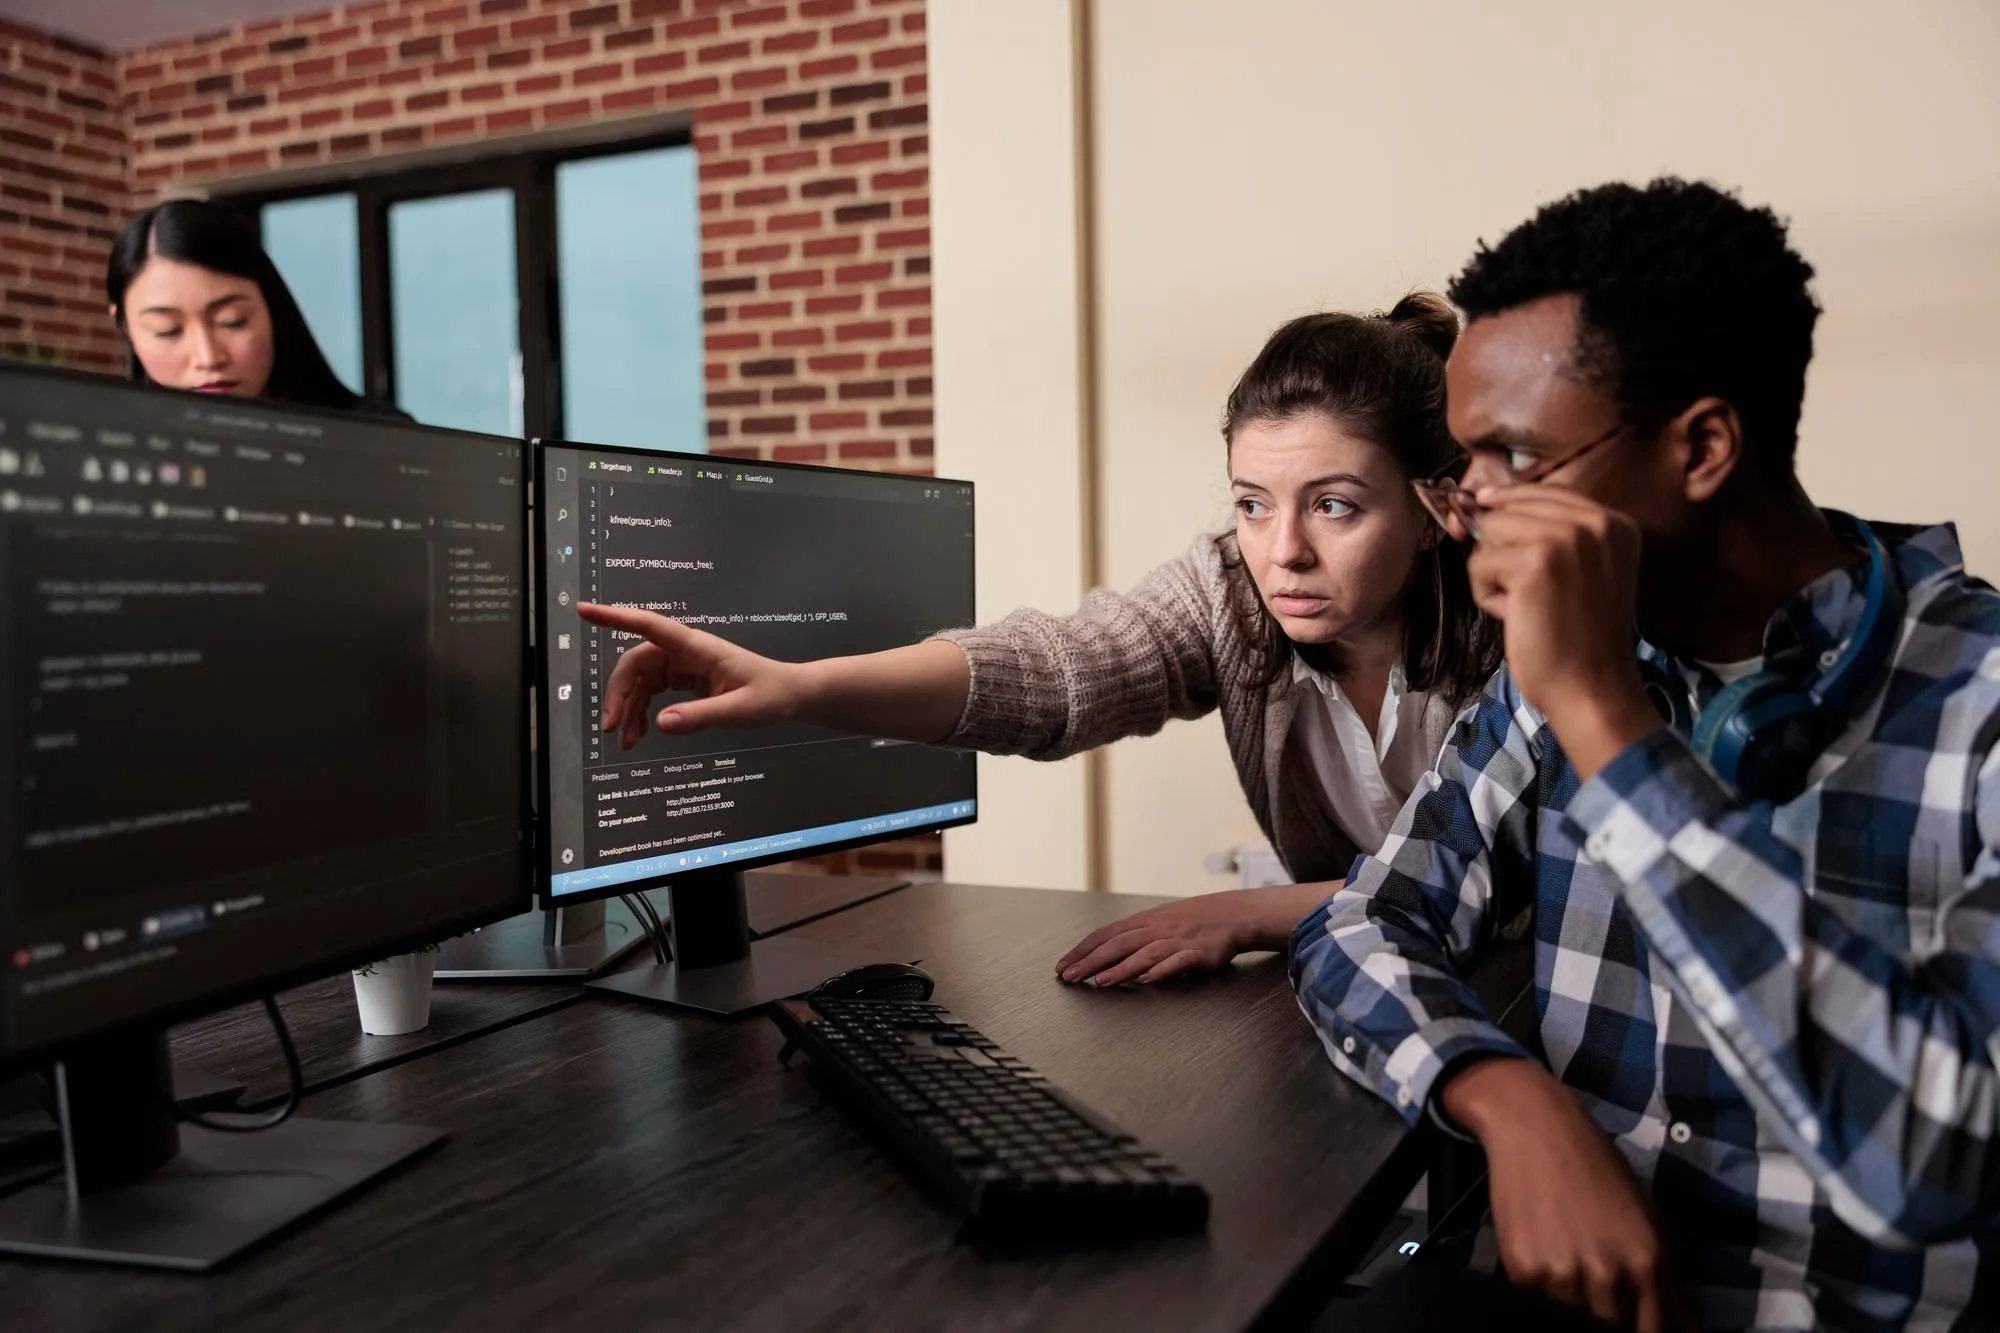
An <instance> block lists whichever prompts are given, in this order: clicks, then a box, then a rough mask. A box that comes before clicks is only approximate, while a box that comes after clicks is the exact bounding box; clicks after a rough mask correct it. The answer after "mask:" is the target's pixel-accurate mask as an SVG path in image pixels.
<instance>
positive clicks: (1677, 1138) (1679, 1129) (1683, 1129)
mask: <svg viewBox="0 0 2000 1333" xmlns="http://www.w3.org/2000/svg"><path fill="white" fill-rule="evenodd" d="M1667 1137H1668V1138H1670V1139H1672V1140H1673V1141H1674V1142H1675V1143H1686V1142H1687V1141H1688V1140H1689V1139H1691V1138H1693V1137H1694V1131H1693V1130H1692V1129H1689V1128H1688V1122H1687V1121H1685V1120H1676V1121H1674V1123H1673V1124H1671V1125H1669V1126H1667Z"/></svg>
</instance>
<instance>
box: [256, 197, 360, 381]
mask: <svg viewBox="0 0 2000 1333" xmlns="http://www.w3.org/2000/svg"><path fill="white" fill-rule="evenodd" d="M258 216H259V221H260V222H261V223H262V225H263V230H264V253H266V254H268V255H270V256H271V262H272V263H273V264H276V265H277V266H278V273H279V275H280V276H281V277H283V278H284V280H285V286H287V287H289V288H291V289H292V299H293V300H295V301H297V302H298V303H299V310H300V311H301V312H302V313H303V314H304V315H305V317H306V327H307V328H309V329H311V330H312V335H313V341H315V342H317V343H318V344H319V350H320V351H322V352H324V353H326V363H327V364H328V365H330V366H332V367H333V373H334V374H335V375H337V376H339V377H340V382H341V383H342V384H345V385H346V386H347V387H348V388H350V389H352V390H354V392H356V393H362V392H364V390H363V389H362V387H361V238H360V226H359V222H358V219H357V214H356V211H355V204H354V196H353V195H351V194H322V195H314V196H313V197H311V198H309V199H289V200H286V201H285V202H284V203H281V204H266V205H264V207H263V209H262V210H261V211H260V213H259V215H258Z"/></svg>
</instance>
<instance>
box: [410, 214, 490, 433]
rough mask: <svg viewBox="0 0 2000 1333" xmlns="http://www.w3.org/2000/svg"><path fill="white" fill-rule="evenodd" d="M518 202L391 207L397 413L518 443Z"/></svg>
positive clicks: (434, 424)
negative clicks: (514, 438)
mask: <svg viewBox="0 0 2000 1333" xmlns="http://www.w3.org/2000/svg"><path fill="white" fill-rule="evenodd" d="M514 274H515V268H514V192H513V191H512V190H476V191H472V192H470V193H467V194H452V195H444V196H441V197H439V198H436V199H413V200H409V201H407V202H404V203H400V204H391V205H390V206H389V311H390V325H391V328H392V330H393V334H394V338H395V359H396V405H397V406H398V407H401V408H402V409H403V410H404V411H405V412H408V413H409V414H410V415H411V416H414V417H415V418H416V419H417V420H419V421H422V422H427V423H429V424H430V425H433V426H455V427H457V428H458V429H460V430H483V431H488V432H491V433H492V434H495V435H519V434H520V433H521V430H522V407H521V347H520V328H521V321H520V311H519V306H518V302H517V300H516V296H517V293H516V290H515V283H514Z"/></svg>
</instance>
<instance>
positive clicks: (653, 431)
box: [556, 147, 708, 452]
mask: <svg viewBox="0 0 2000 1333" xmlns="http://www.w3.org/2000/svg"><path fill="white" fill-rule="evenodd" d="M696 186H697V179H696V173H695V152H694V149H693V148H692V147H679V148H659V149H649V150H647V151H645V152H640V153H620V154H617V155H615V156H610V157H594V158H586V159H584V160H582V161H578V162H565V163H563V164H562V165H561V166H559V167H557V168H556V261H557V264H558V269H557V288H558V290H559V291H560V293H561V301H562V312H561V314H562V404H563V434H564V435H565V436H567V437H568V438H569V439H572V440H585V441H589V442H590V443H592V444H629V445H641V446H647V447H651V448H655V449H678V450H683V451H687V452H705V451H706V450H707V448H708V421H707V409H706V406H705V401H704V396H703V382H704V381H703V375H702V325H701V244H700V212H699V202H698V192H697V189H696Z"/></svg>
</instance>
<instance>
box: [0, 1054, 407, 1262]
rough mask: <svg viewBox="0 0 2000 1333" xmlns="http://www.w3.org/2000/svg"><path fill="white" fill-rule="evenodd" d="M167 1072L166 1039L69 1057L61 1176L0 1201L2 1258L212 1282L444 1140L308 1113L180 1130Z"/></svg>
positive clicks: (60, 1093)
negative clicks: (119, 1267) (126, 1267)
mask: <svg viewBox="0 0 2000 1333" xmlns="http://www.w3.org/2000/svg"><path fill="white" fill-rule="evenodd" d="M167 1068H168V1061H167V1040H166V1034H165V1033H164V1032H141V1033H121V1034H119V1035H117V1036H114V1037H105V1038H99V1039H97V1040H95V1041H92V1042H90V1043H88V1044H86V1045H79V1046H76V1047H73V1048H71V1049H70V1050H68V1051H66V1052H64V1054H63V1055H62V1056H61V1057H60V1058H59V1059H58V1060H57V1061H56V1063H55V1068H54V1071H53V1074H52V1078H53V1081H54V1083H55V1092H56V1109H57V1118H58V1120H59V1121H60V1123H61V1125H62V1137H63V1173H62V1175H61V1176H60V1177H58V1178H56V1179H53V1180H47V1181H43V1182H42V1183H40V1184H37V1185H31V1186H29V1187H28V1188H26V1189H24V1190H20V1191H19V1192H17V1193H15V1194H11V1195H9V1196H7V1197H6V1198H4V1199H0V1253H7V1254H21V1255H30V1256H34V1257H39V1258H49V1259H82V1260H91V1261H96V1262H99V1263H116V1264H134V1265H139V1266H143V1267H149V1268H172V1269H180V1270H182V1271H186V1272H202V1271H205V1270H207V1269H210V1268H213V1267H215V1266H216V1265H217V1264H220V1263H222V1262H224V1261H225V1260H227V1259H229V1258H231V1257H233V1256H235V1255H236V1254H238V1253H240V1252H241V1251H243V1250H245V1249H248V1248H249V1247H250V1246H252V1245H255V1244H256V1243H257V1242H259V1241H261V1240H263V1239H265V1238H266V1237H268V1236H270V1235H271V1234H272V1233H274V1232H276V1231H279V1230H280V1229H282V1228H284V1227H287V1226H290V1225H291V1224H292V1223H294V1222H297V1221H298V1220H300V1219H301V1218H303V1217H305V1216H306V1215H307V1214H309V1213H311V1212H314V1211H315V1210H317V1209H319V1208H322V1207H324V1206H326V1205H327V1204H329V1203H331V1202H333V1201H334V1200H335V1199H337V1198H339V1197H340V1196H341V1195H343V1194H346V1193H348V1192H349V1191H351V1190H354V1189H356V1188H359V1187H360V1186H361V1185H364V1184H366V1183H367V1182H369V1181H370V1180H373V1179H374V1178H375V1177H376V1176H379V1175H381V1174H382V1173H383V1172H385V1171H387V1170H389V1169H390V1168H391V1167H394V1166H396V1165H399V1164H400V1163H402V1162H404V1161H406V1160H407V1159H409V1158H411V1157H414V1156H416V1155H417V1154H418V1153H420V1152H422V1151H424V1150H425V1149H426V1148H430V1147H432V1146H434V1145H436V1144H437V1143H438V1142H440V1141H441V1140H442V1139H443V1138H444V1134H443V1131H441V1130H435V1129H426V1128H423V1127H422V1126H418V1125H373V1124H350V1123H345V1122H340V1121H332V1120H308V1119H305V1118H303V1117H299V1116H294V1117H292V1118H291V1119H289V1120H286V1121H285V1122H283V1123H282V1124H280V1125H278V1126H277V1127H276V1128H274V1129H269V1130H265V1131H263V1132H262V1133H256V1134H225V1133H217V1132H214V1131H212V1130H205V1129H200V1128H197V1127H195V1126H192V1125H182V1124H180V1123H179V1121H178V1120H177V1119H176V1117H175V1116H174V1113H173V1110H172V1108H171V1107H169V1106H168V1105H167V1104H166V1101H165V1098H164V1097H163V1096H162V1095H161V1092H160V1090H161V1089H162V1088H163V1087H164V1086H165V1083H166V1078H167Z"/></svg>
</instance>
